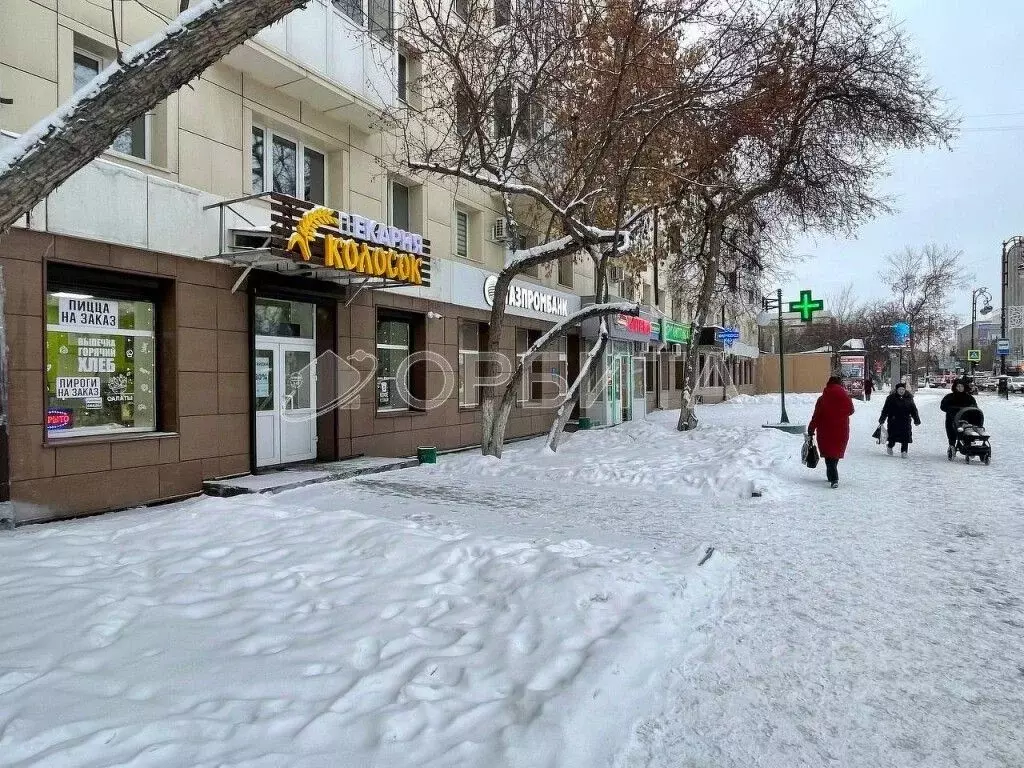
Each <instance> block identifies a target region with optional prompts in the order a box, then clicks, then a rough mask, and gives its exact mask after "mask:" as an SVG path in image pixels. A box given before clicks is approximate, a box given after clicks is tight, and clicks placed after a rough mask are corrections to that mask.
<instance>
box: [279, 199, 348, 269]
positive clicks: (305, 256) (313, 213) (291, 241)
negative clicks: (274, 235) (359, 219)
mask: <svg viewBox="0 0 1024 768" xmlns="http://www.w3.org/2000/svg"><path fill="white" fill-rule="evenodd" d="M327 224H333V225H334V226H338V217H337V216H335V215H334V211H332V210H331V209H330V208H324V207H323V206H317V207H316V208H312V209H310V210H308V211H306V212H305V213H304V214H302V218H301V219H299V223H298V224H296V225H295V231H294V232H292V234H291V237H289V238H288V245H287V246H285V250H286V251H291V250H294V248H295V247H296V246H298V248H299V253H301V254H302V260H303V261H309V260H310V258H311V257H312V254H311V253H310V252H309V246H310V245H311V244H312V242H313V240H314V238H315V237H316V231H317V230H318V229H319V228H320V227H323V226H326V225H327Z"/></svg>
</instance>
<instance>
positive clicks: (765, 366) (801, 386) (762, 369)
mask: <svg viewBox="0 0 1024 768" xmlns="http://www.w3.org/2000/svg"><path fill="white" fill-rule="evenodd" d="M757 374H758V375H757V391H758V393H759V394H769V393H775V392H778V391H779V356H778V355H762V356H761V357H759V358H758V366H757ZM831 375H832V356H831V355H828V354H805V355H786V391H787V392H808V393H810V392H820V391H821V390H822V389H823V388H824V386H825V382H826V381H828V377H829V376H831Z"/></svg>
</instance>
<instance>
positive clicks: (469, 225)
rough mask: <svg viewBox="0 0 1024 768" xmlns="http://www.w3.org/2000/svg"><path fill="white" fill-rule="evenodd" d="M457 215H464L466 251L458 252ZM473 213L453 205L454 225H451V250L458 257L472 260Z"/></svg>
mask: <svg viewBox="0 0 1024 768" xmlns="http://www.w3.org/2000/svg"><path fill="white" fill-rule="evenodd" d="M459 216H465V217H466V252H465V253H464V254H462V253H459ZM472 251H473V214H472V212H471V211H469V210H467V209H466V208H463V207H461V206H458V205H457V206H455V226H454V227H452V252H453V253H454V254H455V255H456V256H458V257H459V258H460V259H466V260H467V261H473V257H472V256H471V255H470V254H471V253H472Z"/></svg>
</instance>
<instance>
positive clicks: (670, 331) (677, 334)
mask: <svg viewBox="0 0 1024 768" xmlns="http://www.w3.org/2000/svg"><path fill="white" fill-rule="evenodd" d="M661 340H662V341H665V342H671V343H672V344H687V343H688V342H689V341H690V326H688V325H683V324H682V323H673V322H672V321H671V320H662V321H661Z"/></svg>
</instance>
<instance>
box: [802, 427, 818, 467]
mask: <svg viewBox="0 0 1024 768" xmlns="http://www.w3.org/2000/svg"><path fill="white" fill-rule="evenodd" d="M820 460H821V456H819V455H818V446H816V445H815V444H814V437H813V436H812V435H806V436H804V447H803V448H802V449H801V450H800V461H801V462H803V465H804V466H805V467H807V468H808V469H814V468H815V467H816V466H818V462H819V461H820Z"/></svg>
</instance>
